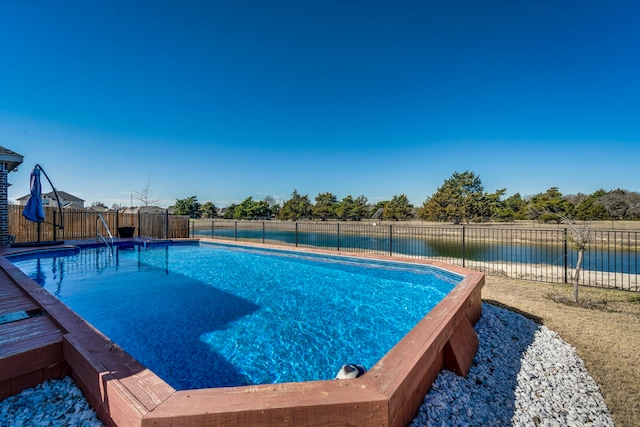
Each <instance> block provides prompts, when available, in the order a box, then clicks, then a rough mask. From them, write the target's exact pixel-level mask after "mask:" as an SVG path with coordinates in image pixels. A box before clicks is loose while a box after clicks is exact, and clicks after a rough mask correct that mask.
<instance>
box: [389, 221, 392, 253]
mask: <svg viewBox="0 0 640 427" xmlns="http://www.w3.org/2000/svg"><path fill="white" fill-rule="evenodd" d="M389 256H393V225H391V224H389Z"/></svg>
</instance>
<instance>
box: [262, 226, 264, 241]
mask: <svg viewBox="0 0 640 427" xmlns="http://www.w3.org/2000/svg"><path fill="white" fill-rule="evenodd" d="M262 244H263V245H264V221H262Z"/></svg>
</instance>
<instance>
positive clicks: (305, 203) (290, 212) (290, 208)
mask: <svg viewBox="0 0 640 427" xmlns="http://www.w3.org/2000/svg"><path fill="white" fill-rule="evenodd" d="M310 216H311V202H310V201H309V196H308V195H307V194H305V195H304V196H301V195H300V193H298V190H295V189H294V190H293V193H292V194H291V198H290V199H289V200H287V201H286V202H284V204H283V205H282V208H281V209H280V211H279V212H278V218H280V219H283V220H293V221H297V220H298V219H300V218H309V217H310Z"/></svg>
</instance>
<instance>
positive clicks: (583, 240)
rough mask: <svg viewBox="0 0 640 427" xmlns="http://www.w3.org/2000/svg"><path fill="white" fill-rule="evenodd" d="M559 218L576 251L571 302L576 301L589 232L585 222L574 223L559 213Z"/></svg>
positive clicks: (588, 241) (587, 246) (589, 236)
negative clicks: (566, 228) (566, 226)
mask: <svg viewBox="0 0 640 427" xmlns="http://www.w3.org/2000/svg"><path fill="white" fill-rule="evenodd" d="M556 215H558V216H559V217H560V218H562V220H563V221H564V222H566V223H567V225H568V230H567V231H568V232H569V234H568V235H567V239H568V240H569V242H571V246H572V247H573V249H575V250H576V251H578V259H577V260H576V271H575V274H574V275H573V278H572V282H573V302H575V303H577V302H578V286H579V282H580V272H581V271H582V261H583V260H584V253H585V252H586V251H587V249H589V243H591V238H592V237H591V232H590V230H589V226H588V225H587V224H576V223H575V222H574V221H573V220H572V219H571V218H568V217H565V216H562V215H559V214H556Z"/></svg>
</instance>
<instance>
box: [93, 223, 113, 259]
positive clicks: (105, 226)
mask: <svg viewBox="0 0 640 427" xmlns="http://www.w3.org/2000/svg"><path fill="white" fill-rule="evenodd" d="M98 220H100V221H102V224H103V225H104V228H105V229H106V230H107V234H109V238H110V239H111V244H109V242H107V239H105V237H104V236H103V235H102V234H100V233H98ZM98 238H101V239H102V241H103V242H104V244H105V245H107V247H108V248H109V250H110V252H111V255H113V235H112V234H111V230H109V226H108V225H107V222H106V221H105V220H104V218H103V216H102V214H98V216H97V217H96V242H97V241H98Z"/></svg>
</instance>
